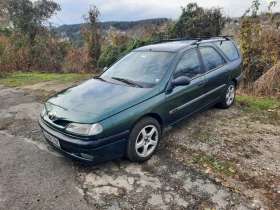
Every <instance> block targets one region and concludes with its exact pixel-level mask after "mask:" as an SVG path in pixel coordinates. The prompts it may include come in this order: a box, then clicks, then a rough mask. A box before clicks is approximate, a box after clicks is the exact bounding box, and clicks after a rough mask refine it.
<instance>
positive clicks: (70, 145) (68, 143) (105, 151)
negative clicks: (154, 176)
mask: <svg viewBox="0 0 280 210" xmlns="http://www.w3.org/2000/svg"><path fill="white" fill-rule="evenodd" d="M39 125H40V127H41V129H42V130H43V131H44V132H46V133H48V134H50V135H51V136H53V137H55V138H57V139H58V140H59V143H60V146H61V147H60V148H59V147H57V146H56V145H54V144H53V143H52V142H51V141H49V140H48V139H47V138H46V141H47V142H48V143H49V145H50V146H51V147H52V148H53V149H54V150H55V151H57V152H59V153H60V154H62V155H63V156H65V157H67V158H70V159H71V160H73V161H77V162H80V163H83V164H88V165H98V164H102V163H105V162H108V161H111V160H115V159H118V158H122V157H123V153H124V149H125V144H126V138H127V136H128V134H129V131H124V132H122V133H119V134H117V135H113V136H109V137H107V138H103V139H97V140H81V139H77V138H72V137H69V136H66V135H64V134H62V133H60V132H57V131H55V130H54V129H52V128H50V127H49V126H48V125H46V124H45V123H44V122H43V120H42V119H41V117H39ZM81 153H82V154H87V155H90V156H92V157H93V158H91V159H88V158H84V157H83V156H82V155H81Z"/></svg>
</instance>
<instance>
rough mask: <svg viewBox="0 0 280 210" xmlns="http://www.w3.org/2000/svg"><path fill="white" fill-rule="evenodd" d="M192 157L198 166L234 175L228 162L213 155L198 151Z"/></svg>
mask: <svg viewBox="0 0 280 210" xmlns="http://www.w3.org/2000/svg"><path fill="white" fill-rule="evenodd" d="M193 157H194V162H195V163H196V164H198V165H199V167H200V168H204V169H205V168H210V169H211V170H212V171H215V172H218V173H225V174H228V175H234V174H235V173H236V172H235V170H234V169H233V167H232V166H231V164H230V163H227V162H223V161H218V160H216V159H215V158H214V157H213V156H210V155H205V154H202V153H198V154H194V155H193Z"/></svg>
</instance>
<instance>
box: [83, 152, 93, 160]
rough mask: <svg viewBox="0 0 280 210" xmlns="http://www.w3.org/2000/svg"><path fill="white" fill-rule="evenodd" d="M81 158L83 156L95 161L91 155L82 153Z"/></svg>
mask: <svg viewBox="0 0 280 210" xmlns="http://www.w3.org/2000/svg"><path fill="white" fill-rule="evenodd" d="M81 156H82V157H83V158H86V159H90V160H93V159H94V157H93V156H91V155H89V154H84V153H81Z"/></svg>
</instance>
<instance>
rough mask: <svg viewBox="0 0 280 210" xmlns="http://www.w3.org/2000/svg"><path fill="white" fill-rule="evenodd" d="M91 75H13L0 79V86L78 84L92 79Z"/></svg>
mask: <svg viewBox="0 0 280 210" xmlns="http://www.w3.org/2000/svg"><path fill="white" fill-rule="evenodd" d="M93 76H94V75H93V74H49V73H46V74H44V73H37V72H31V73H13V74H9V75H3V77H0V84H3V85H5V86H9V87H20V86H25V85H33V84H36V83H40V82H47V81H52V80H54V81H57V82H59V83H67V82H79V81H83V80H86V79H89V78H92V77H93Z"/></svg>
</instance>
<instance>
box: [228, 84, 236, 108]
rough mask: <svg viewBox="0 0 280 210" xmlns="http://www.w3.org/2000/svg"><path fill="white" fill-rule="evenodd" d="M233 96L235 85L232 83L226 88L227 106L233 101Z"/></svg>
mask: <svg viewBox="0 0 280 210" xmlns="http://www.w3.org/2000/svg"><path fill="white" fill-rule="evenodd" d="M234 97H235V87H234V85H230V86H229V87H228V89H227V94H226V103H227V105H228V106H230V105H231V104H232V103H233V101H234Z"/></svg>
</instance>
